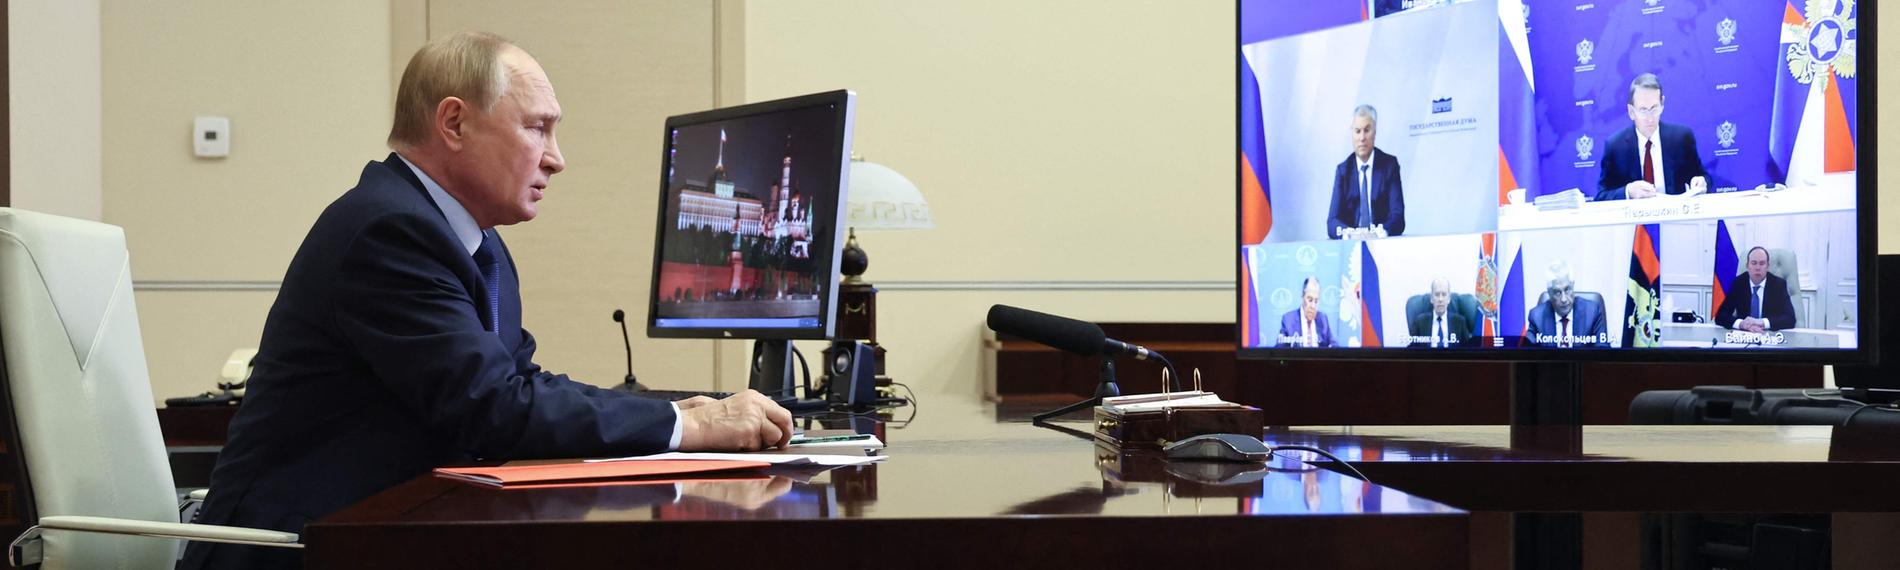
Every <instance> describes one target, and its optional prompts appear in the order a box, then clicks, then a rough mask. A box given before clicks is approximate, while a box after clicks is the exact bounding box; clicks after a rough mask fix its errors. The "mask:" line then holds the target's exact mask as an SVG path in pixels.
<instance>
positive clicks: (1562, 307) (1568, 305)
mask: <svg viewBox="0 0 1900 570" xmlns="http://www.w3.org/2000/svg"><path fill="white" fill-rule="evenodd" d="M1545 294H1546V295H1548V296H1549V297H1548V298H1547V299H1546V300H1545V301H1544V302H1543V303H1540V304H1538V305H1537V306H1535V307H1531V311H1530V314H1529V315H1528V316H1527V318H1526V320H1527V321H1529V322H1528V324H1529V326H1530V330H1528V331H1525V332H1524V336H1526V337H1528V338H1529V339H1530V341H1531V343H1532V344H1536V345H1539V346H1554V347H1558V348H1569V347H1572V346H1579V345H1581V346H1609V345H1610V335H1609V334H1608V333H1609V323H1608V321H1606V320H1605V317H1604V314H1603V304H1602V303H1599V302H1597V301H1592V300H1590V299H1587V298H1581V297H1578V296H1577V293H1576V281H1575V280H1573V279H1571V276H1570V264H1568V263H1564V262H1562V261H1558V262H1556V263H1552V264H1550V286H1549V289H1548V290H1546V291H1545Z"/></svg>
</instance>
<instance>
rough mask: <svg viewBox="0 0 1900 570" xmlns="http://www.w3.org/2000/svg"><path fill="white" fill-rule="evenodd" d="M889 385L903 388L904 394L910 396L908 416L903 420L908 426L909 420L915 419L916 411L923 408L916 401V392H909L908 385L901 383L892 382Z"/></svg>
mask: <svg viewBox="0 0 1900 570" xmlns="http://www.w3.org/2000/svg"><path fill="white" fill-rule="evenodd" d="M891 385H892V386H901V387H903V388H904V393H905V394H910V416H908V417H905V418H904V423H905V424H906V425H908V424H910V421H911V420H914V419H917V409H918V408H921V407H923V406H922V405H921V403H919V402H918V401H917V392H916V391H915V390H911V389H910V385H908V384H905V383H903V382H892V383H891Z"/></svg>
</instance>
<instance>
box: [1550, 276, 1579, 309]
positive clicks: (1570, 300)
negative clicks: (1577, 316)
mask: <svg viewBox="0 0 1900 570" xmlns="http://www.w3.org/2000/svg"><path fill="white" fill-rule="evenodd" d="M1548 292H1549V293H1550V310H1551V312H1552V313H1554V314H1556V315H1557V316H1559V317H1565V316H1569V315H1570V309H1571V308H1572V307H1573V306H1575V305H1576V303H1577V293H1576V284H1575V283H1572V282H1571V281H1570V280H1569V279H1565V278H1562V277H1559V278H1556V279H1552V280H1550V290H1549V291H1548Z"/></svg>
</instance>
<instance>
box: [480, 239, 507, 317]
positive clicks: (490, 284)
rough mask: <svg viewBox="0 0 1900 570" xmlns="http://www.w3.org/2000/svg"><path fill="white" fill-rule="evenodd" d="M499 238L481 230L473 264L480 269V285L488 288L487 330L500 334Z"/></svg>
mask: <svg viewBox="0 0 1900 570" xmlns="http://www.w3.org/2000/svg"><path fill="white" fill-rule="evenodd" d="M500 242H501V238H500V237H498V236H495V235H493V234H492V233H490V232H487V231H484V232H482V245H481V247H477V248H475V266H476V267H477V268H480V269H481V270H482V286H483V287H486V288H487V289H488V291H487V292H488V323H487V324H488V330H489V331H492V332H494V333H495V335H496V336H500V335H501V245H500Z"/></svg>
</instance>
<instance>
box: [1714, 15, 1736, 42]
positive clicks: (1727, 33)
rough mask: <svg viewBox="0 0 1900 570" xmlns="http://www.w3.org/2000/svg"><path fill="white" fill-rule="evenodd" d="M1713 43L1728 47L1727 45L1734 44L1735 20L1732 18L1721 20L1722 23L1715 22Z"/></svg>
mask: <svg viewBox="0 0 1900 570" xmlns="http://www.w3.org/2000/svg"><path fill="white" fill-rule="evenodd" d="M1715 41H1719V42H1722V45H1729V44H1732V43H1735V19H1734V18H1722V21H1720V22H1716V24H1715Z"/></svg>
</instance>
